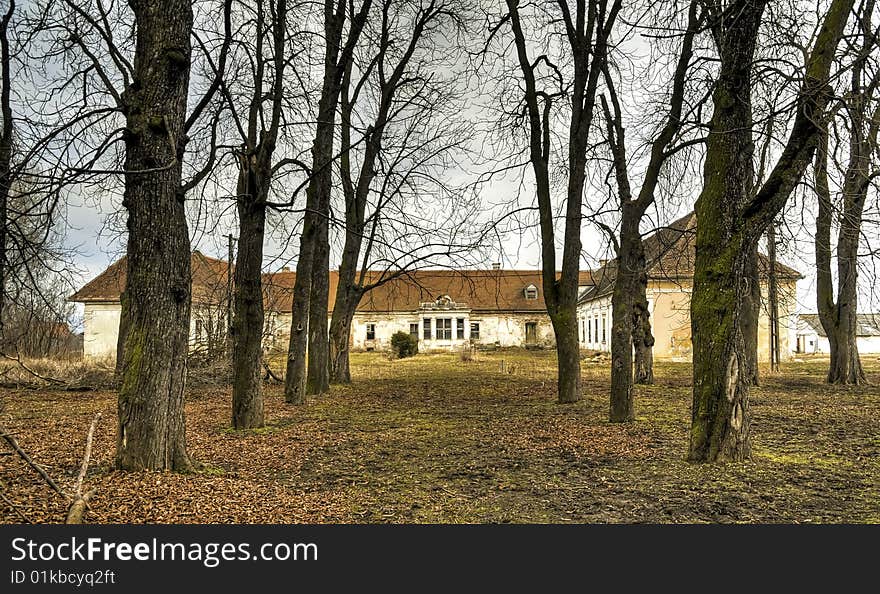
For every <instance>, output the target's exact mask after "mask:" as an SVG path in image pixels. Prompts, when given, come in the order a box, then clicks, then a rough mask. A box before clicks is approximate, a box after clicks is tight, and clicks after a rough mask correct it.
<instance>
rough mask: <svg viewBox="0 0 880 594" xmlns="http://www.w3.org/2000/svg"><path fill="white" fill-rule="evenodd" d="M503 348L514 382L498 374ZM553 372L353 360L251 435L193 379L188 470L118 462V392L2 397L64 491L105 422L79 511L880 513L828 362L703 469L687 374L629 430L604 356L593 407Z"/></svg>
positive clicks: (769, 384) (379, 515) (852, 416)
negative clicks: (611, 415) (736, 460)
mask: <svg viewBox="0 0 880 594" xmlns="http://www.w3.org/2000/svg"><path fill="white" fill-rule="evenodd" d="M502 357H503V358H504V359H505V360H507V361H515V362H516V366H515V369H516V370H517V371H516V372H515V373H503V374H502V373H500V371H499V364H498V360H499V358H502ZM554 367H555V366H554V361H553V358H552V354H551V353H546V352H528V353H527V352H521V353H517V352H502V353H492V354H481V355H480V357H479V358H478V359H477V360H475V361H469V362H461V361H460V360H458V358H457V357H456V356H455V355H454V354H449V355H420V356H418V357H414V358H411V359H406V360H402V361H389V360H387V359H385V358H383V357H382V355H381V354H358V355H356V356H355V358H354V360H353V375H354V377H355V382H354V383H353V384H352V385H350V386H336V387H333V389H332V390H331V392H330V393H329V394H327V395H324V396H321V397H319V398H315V399H312V400H311V401H310V402H309V405H308V406H305V407H290V406H287V405H286V404H284V402H283V398H282V395H281V393H280V389H279V388H278V387H276V386H268V387H267V388H266V415H267V426H266V427H265V428H263V429H259V430H253V431H242V432H235V431H232V430H231V429H230V428H229V403H230V393H229V390H228V389H226V388H216V387H210V386H201V387H194V388H191V389H190V391H189V393H188V397H187V406H186V414H187V443H188V448H189V451H190V454H191V455H192V457H193V458H194V459H195V460H196V461H197V462H199V463H200V464H201V468H200V470H199V471H198V472H197V473H194V474H189V475H183V474H175V473H162V472H140V473H123V472H118V471H115V470H113V455H114V450H115V442H116V434H115V432H116V427H115V418H116V417H115V415H116V395H115V393H113V392H109V391H97V392H91V393H73V392H65V391H60V390H43V391H37V390H18V391H13V390H7V391H5V392H0V394H2V398H3V401H4V402H5V405H6V406H5V409H4V411H3V413H2V414H0V422H2V424H3V425H5V426H6V427H7V428H8V429H9V431H11V432H13V433H14V434H15V435H16V438H17V440H18V442H19V443H20V444H21V446H22V447H23V448H24V449H25V450H26V451H27V452H28V453H29V454H30V455H31V456H32V457H33V458H34V460H35V461H37V462H38V463H39V464H41V465H42V466H44V467H45V468H46V470H47V472H49V474H50V475H51V476H52V477H53V478H54V479H55V480H56V481H57V482H58V483H59V485H60V486H61V488H62V489H68V488H69V487H70V486H72V485H73V484H74V483H75V481H76V475H77V473H78V469H79V462H80V458H81V455H82V436H83V435H84V432H85V430H86V429H87V427H88V426H89V421H90V419H91V418H92V417H93V416H94V414H95V413H96V412H101V413H102V414H103V415H104V417H105V420H104V421H103V422H102V423H101V424H99V425H98V427H97V430H96V434H95V443H94V449H93V460H92V464H91V465H90V467H89V470H88V473H87V475H86V477H85V482H86V483H87V484H88V485H89V487H90V488H95V489H97V494H96V495H95V497H94V499H93V500H91V502H90V505H91V509H90V511H89V514H88V516H87V518H86V521H87V522H111V523H142V522H146V523H324V522H337V523H338V522H396V523H402V522H511V521H512V522H779V521H782V522H801V521H813V522H815V521H822V522H841V521H845V522H878V521H880V503H878V502H880V461H878V458H880V456H878V453H880V440H878V437H877V436H878V435H880V421H878V419H880V395H878V394H877V392H876V390H875V389H873V388H871V387H870V386H868V387H864V388H859V389H855V390H853V389H839V388H835V387H829V386H825V385H824V384H823V383H822V370H821V369H820V367H821V365H820V364H817V363H810V364H807V363H803V364H792V365H789V366H787V367H786V368H785V369H784V371H785V373H783V374H781V375H779V376H768V377H765V378H762V380H763V385H762V387H761V388H759V389H756V390H755V391H754V396H755V397H754V399H753V403H752V404H753V413H754V416H755V425H754V429H753V435H754V441H755V443H754V449H755V452H754V456H753V461H751V462H747V463H743V464H729V465H692V464H689V463H687V462H685V461H684V453H685V451H686V446H687V435H688V421H689V418H690V390H689V387H688V377H689V373H690V368H689V367H688V366H687V365H684V364H658V366H657V385H655V386H647V387H643V386H639V387H637V390H636V407H637V414H638V420H637V421H636V422H635V423H631V424H627V425H612V424H609V423H608V422H607V406H608V403H607V393H608V379H607V374H608V370H607V367H606V366H603V365H591V366H588V367H585V369H584V374H583V376H584V377H583V385H584V398H583V399H582V400H581V401H580V402H578V403H576V404H573V405H565V406H560V405H557V404H555V388H554V386H555V382H554V381H553V374H554V372H555V369H554ZM870 369H871V370H872V371H873V372H874V373H876V371H877V370H878V369H880V365H876V366H873V367H871V368H870ZM875 385H876V379H875ZM0 491H2V492H3V494H4V495H5V496H6V497H7V498H8V499H9V501H10V502H11V504H10V503H7V502H5V501H2V500H0V520H2V521H4V522H22V521H24V520H23V519H22V514H23V515H24V516H25V517H27V518H28V519H29V520H30V521H33V522H61V521H63V519H64V513H65V509H66V503H65V501H64V500H63V499H62V498H61V497H59V496H57V495H55V494H53V493H52V491H51V490H50V489H48V487H47V486H46V485H45V483H44V482H43V481H42V479H40V477H39V476H37V475H36V474H35V473H34V472H33V471H32V470H31V469H30V468H28V467H27V466H26V465H25V464H24V463H23V462H22V461H21V460H20V459H19V458H18V457H17V456H0Z"/></svg>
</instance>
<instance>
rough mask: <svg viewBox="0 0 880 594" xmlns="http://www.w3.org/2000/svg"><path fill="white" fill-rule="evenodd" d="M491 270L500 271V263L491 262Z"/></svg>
mask: <svg viewBox="0 0 880 594" xmlns="http://www.w3.org/2000/svg"><path fill="white" fill-rule="evenodd" d="M492 270H501V262H492Z"/></svg>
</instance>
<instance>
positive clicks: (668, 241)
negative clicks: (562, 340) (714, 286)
mask: <svg viewBox="0 0 880 594" xmlns="http://www.w3.org/2000/svg"><path fill="white" fill-rule="evenodd" d="M696 230H697V215H696V213H694V212H690V213H688V214H686V215H685V216H683V217H681V218H680V219H678V220H676V221H673V222H672V223H670V224H669V225H668V226H666V227H661V228H660V229H657V230H656V231H655V232H654V233H651V234H650V235H648V236H647V237H645V238H644V239H643V240H642V246H643V247H644V249H645V260H646V262H647V268H648V279H649V280H671V281H682V280H692V279H693V277H694V263H695V261H696V235H697V233H696ZM769 270H770V259H769V258H768V257H767V256H765V255H764V254H763V253H760V252H759V253H758V274H759V275H761V276H762V277H766V276H767V273H768V271H769ZM593 274H594V276H595V279H596V282H595V284H594V286H593V287H592V288H591V289H588V290H586V291H584V293H583V294H582V295H581V301H591V300H593V299H598V298H599V297H604V296H606V295H609V294H610V293H611V292H612V290H613V288H614V278H615V277H616V276H617V262H616V260H609V261H608V262H607V263H606V264H605V265H604V266H602V267H600V268H599V269H598V270H596V271H595V272H594V273H593ZM776 275H777V277H778V278H780V279H784V280H798V279H801V278H803V276H802V275H801V274H800V273H799V272H798V271H797V270H794V269H793V268H789V267H788V266H786V265H785V264H781V263H780V262H779V261H777V262H776Z"/></svg>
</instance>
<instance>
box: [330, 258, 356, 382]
mask: <svg viewBox="0 0 880 594" xmlns="http://www.w3.org/2000/svg"><path fill="white" fill-rule="evenodd" d="M352 272H353V271H352ZM353 276H354V275H352V277H353ZM343 277H345V278H346V279H347V280H345V281H344V280H343ZM343 286H344V287H345V289H343ZM362 295H363V291H362V290H361V289H360V288H359V287H357V286H355V284H354V279H353V278H352V279H348V275H347V274H344V273H343V271H342V270H341V269H340V271H339V288H338V289H337V291H336V300H335V302H334V305H333V318H332V320H331V321H330V382H331V383H334V384H348V383H351V367H350V364H349V342H350V338H351V322H352V320H353V319H354V314H355V311H356V310H357V306H358V303H360V300H361V297H362Z"/></svg>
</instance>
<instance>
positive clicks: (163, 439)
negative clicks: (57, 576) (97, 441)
mask: <svg viewBox="0 0 880 594" xmlns="http://www.w3.org/2000/svg"><path fill="white" fill-rule="evenodd" d="M129 5H130V6H131V8H132V10H133V12H134V17H135V26H136V42H135V57H134V72H133V76H132V84H131V86H129V88H128V89H126V92H125V95H124V100H123V101H124V105H123V111H124V113H125V117H126V130H125V136H124V139H125V169H126V171H127V172H128V173H126V175H125V195H124V199H123V205H124V206H125V208H126V210H127V211H128V251H127V262H128V268H127V286H126V288H125V293H126V299H124V300H123V307H124V308H125V312H124V313H123V314H122V315H123V317H124V318H125V319H127V320H128V326H129V327H128V332H127V333H126V337H125V348H124V353H123V358H124V362H123V373H122V382H121V385H120V387H119V407H118V408H119V426H118V429H119V430H118V436H117V447H116V465H117V467H118V468H120V469H123V470H143V469H151V470H163V469H168V470H180V471H188V470H191V468H192V462H191V461H190V458H189V456H188V454H187V451H186V442H185V420H184V410H183V405H184V395H183V394H184V386H185V382H186V355H187V347H188V342H189V324H190V298H191V277H190V244H189V235H188V231H187V223H186V212H185V210H184V196H183V191H182V188H181V161H182V159H183V154H184V148H185V145H186V137H185V135H184V132H183V125H184V117H185V115H186V102H187V91H188V85H189V72H190V60H191V54H192V48H191V46H190V35H191V33H192V22H193V13H192V6H191V3H190V2H187V1H186V0H130V1H129Z"/></svg>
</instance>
